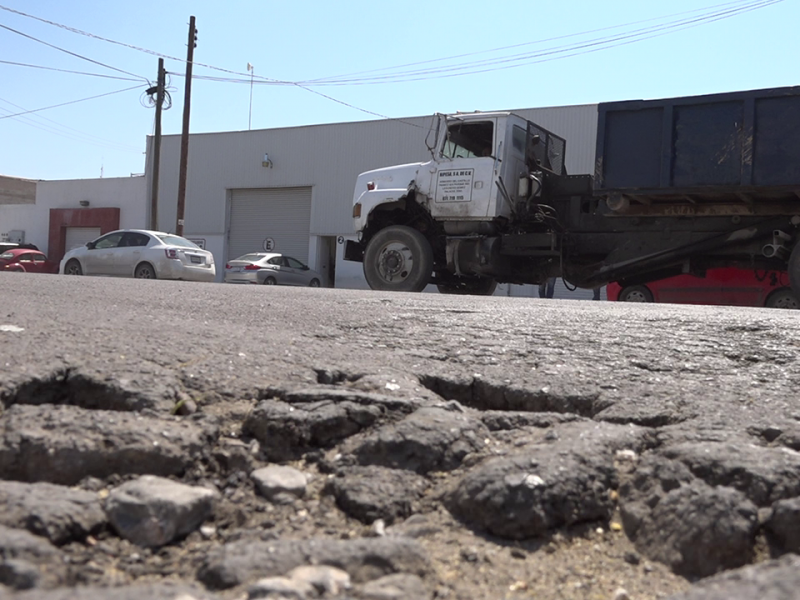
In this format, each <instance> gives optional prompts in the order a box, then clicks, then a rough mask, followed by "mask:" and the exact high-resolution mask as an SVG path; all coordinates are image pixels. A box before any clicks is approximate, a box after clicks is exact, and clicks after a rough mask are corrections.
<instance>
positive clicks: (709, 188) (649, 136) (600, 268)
mask: <svg viewBox="0 0 800 600" xmlns="http://www.w3.org/2000/svg"><path fill="white" fill-rule="evenodd" d="M598 113H599V114H598V133H597V152H596V156H597V162H596V170H595V173H594V175H569V174H567V172H566V169H565V162H564V161H565V156H566V149H567V143H566V141H565V140H564V139H563V138H561V137H559V136H558V135H556V134H555V133H553V132H550V131H548V130H546V129H544V128H543V127H540V126H538V125H536V124H535V123H532V122H530V121H527V120H525V119H523V118H522V117H520V116H518V115H515V114H513V113H507V112H497V113H463V114H462V113H459V114H454V115H438V118H437V120H436V121H435V122H436V123H437V124H436V125H435V126H434V129H433V130H432V131H431V135H430V136H429V138H430V139H431V140H434V139H435V142H432V143H431V144H430V145H429V151H430V154H431V159H430V160H429V161H427V162H421V163H414V164H407V165H399V166H392V167H387V168H383V169H377V170H374V171H369V172H366V173H362V174H361V175H359V177H358V180H357V182H356V188H355V195H354V202H353V219H354V225H355V229H356V231H357V232H358V236H359V239H358V241H352V240H351V241H349V242H348V244H347V246H346V248H345V259H346V260H353V261H360V262H363V265H364V275H365V277H366V280H367V283H368V284H369V286H370V287H371V288H373V289H376V290H395V291H411V292H416V291H421V290H422V289H423V288H425V287H426V286H427V285H428V284H434V285H436V286H437V287H438V289H439V291H440V292H442V293H452V294H491V293H493V292H494V289H495V287H496V285H497V283H498V282H501V283H520V284H523V283H528V284H537V283H541V282H543V281H545V280H546V279H547V278H548V277H553V276H559V277H563V278H564V279H565V280H566V281H567V282H569V283H571V284H573V285H575V286H578V287H585V288H593V287H597V286H599V285H604V284H606V283H609V282H611V281H619V282H621V283H622V284H623V285H632V284H637V283H644V282H647V281H651V280H654V279H660V278H664V277H668V276H671V275H676V274H680V273H694V274H697V275H701V276H702V274H703V273H704V272H705V271H706V270H707V269H709V268H713V267H720V266H737V267H743V268H752V269H756V270H762V271H768V270H782V271H785V270H788V271H789V278H790V281H791V284H792V289H793V290H794V291H795V293H796V292H797V291H798V290H800V246H798V245H797V241H798V239H800V236H798V229H797V228H798V225H799V224H800V87H793V88H776V89H770V90H757V91H748V92H734V93H728V94H718V95H712V96H696V97H688V98H673V99H668V100H654V101H631V102H617V103H606V104H601V105H599V106H598ZM796 248H797V249H796Z"/></svg>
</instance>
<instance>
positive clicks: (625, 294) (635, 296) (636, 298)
mask: <svg viewBox="0 0 800 600" xmlns="http://www.w3.org/2000/svg"><path fill="white" fill-rule="evenodd" d="M619 301H620V302H652V301H653V292H651V291H650V290H649V289H647V287H646V286H644V285H632V286H631V287H626V288H625V289H624V290H622V291H621V292H620V293H619Z"/></svg>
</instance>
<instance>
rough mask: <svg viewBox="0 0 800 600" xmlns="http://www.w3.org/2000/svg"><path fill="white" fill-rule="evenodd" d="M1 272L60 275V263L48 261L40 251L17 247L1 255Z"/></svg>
mask: <svg viewBox="0 0 800 600" xmlns="http://www.w3.org/2000/svg"><path fill="white" fill-rule="evenodd" d="M0 271H20V272H24V273H58V263H56V262H53V261H51V260H47V256H45V255H44V254H43V253H42V252H39V251H38V250H29V249H27V248H19V247H17V248H14V249H12V250H6V251H5V252H3V253H2V254H0Z"/></svg>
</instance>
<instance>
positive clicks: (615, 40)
mask: <svg viewBox="0 0 800 600" xmlns="http://www.w3.org/2000/svg"><path fill="white" fill-rule="evenodd" d="M783 1H784V0H758V1H756V2H753V1H751V2H749V3H748V4H746V5H743V6H739V7H735V8H729V9H726V10H723V11H717V12H713V13H709V14H705V15H703V16H700V17H695V18H690V19H680V20H676V21H671V22H668V23H662V24H659V25H654V26H651V27H646V28H641V29H638V30H633V31H629V32H622V33H618V34H615V35H612V36H606V37H601V38H595V39H590V40H584V41H580V42H576V43H574V44H569V45H562V46H556V47H553V48H546V49H543V50H540V51H538V52H534V53H524V54H517V55H511V56H504V57H498V58H492V59H484V60H481V61H473V62H469V63H456V64H453V65H447V66H442V67H436V68H428V69H418V70H414V71H400V72H397V73H392V74H387V75H378V76H373V77H365V78H351V79H341V78H340V79H336V78H331V79H315V80H309V81H302V82H298V83H300V84H302V85H306V86H311V85H314V86H319V85H367V84H378V83H400V82H409V81H421V80H429V79H441V78H446V77H455V76H463V75H474V74H478V73H485V72H490V71H498V70H504V69H510V68H516V67H520V66H525V65H529V64H538V63H542V62H549V61H551V60H559V59H563V58H568V57H573V56H578V55H581V54H588V53H592V52H597V51H599V50H605V49H608V48H613V47H617V46H622V45H627V44H630V43H634V42H639V41H644V40H648V39H652V38H655V37H660V36H663V35H666V34H668V33H673V32H675V31H681V30H684V29H689V28H692V27H697V26H700V25H704V24H707V23H711V22H715V21H720V20H722V19H727V18H731V17H734V16H738V15H740V14H744V13H747V12H751V11H753V10H758V9H761V8H765V7H767V6H770V5H773V4H778V3H780V2H783ZM509 63H511V64H509ZM489 67H493V68H489Z"/></svg>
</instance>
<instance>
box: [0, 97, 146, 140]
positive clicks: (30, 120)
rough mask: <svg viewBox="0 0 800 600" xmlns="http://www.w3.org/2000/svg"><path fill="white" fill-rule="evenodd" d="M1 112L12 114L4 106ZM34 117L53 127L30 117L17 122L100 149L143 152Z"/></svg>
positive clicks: (1, 100) (0, 108)
mask: <svg viewBox="0 0 800 600" xmlns="http://www.w3.org/2000/svg"><path fill="white" fill-rule="evenodd" d="M0 102H3V103H5V104H8V105H10V106H13V107H14V108H16V109H21V110H23V111H26V110H27V109H25V108H24V107H22V106H20V105H18V104H14V103H13V102H11V101H9V100H6V99H5V98H0ZM0 111H3V112H4V113H10V112H11V111H10V110H9V109H7V108H3V107H2V106H0ZM33 117H35V118H38V119H41V120H42V121H47V122H48V123H52V125H48V123H40V122H38V121H35V120H34V118H32V117H28V116H25V115H23V116H20V117H17V118H16V120H18V121H20V122H21V123H23V124H25V125H28V126H30V127H33V128H34V129H39V130H41V131H46V132H48V133H52V134H55V135H58V136H60V137H64V138H68V139H72V140H76V141H79V142H83V143H86V144H92V145H94V146H100V147H103V148H108V149H111V150H118V151H122V152H136V153H137V154H138V153H139V152H141V150H140V149H139V148H134V147H133V146H128V145H126V144H120V143H118V142H115V141H113V140H106V139H103V138H100V137H97V136H94V135H91V134H89V133H85V132H83V131H79V130H77V129H74V128H72V127H69V126H67V125H63V124H61V123H58V122H57V121H53V120H52V119H48V118H47V117H44V116H42V115H33ZM59 128H60V129H61V130H67V131H61V130H60V129H59ZM70 131H72V132H75V133H76V134H78V135H77V136H76V135H72V134H70V133H69V132H70Z"/></svg>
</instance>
